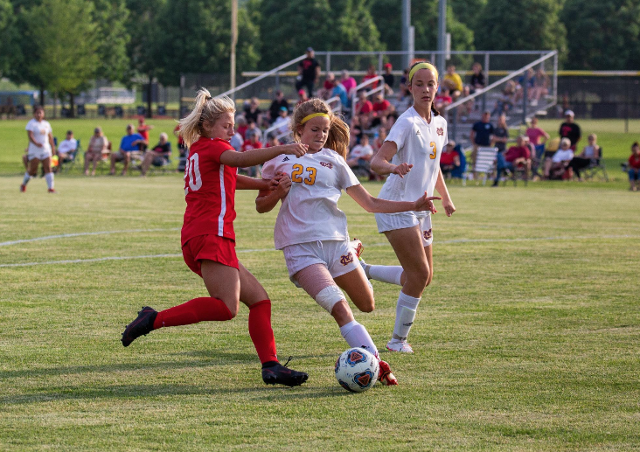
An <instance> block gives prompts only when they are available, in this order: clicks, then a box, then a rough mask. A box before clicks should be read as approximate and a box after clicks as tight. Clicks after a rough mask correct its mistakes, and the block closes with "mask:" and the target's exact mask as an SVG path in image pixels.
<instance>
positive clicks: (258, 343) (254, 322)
mask: <svg viewBox="0 0 640 452" xmlns="http://www.w3.org/2000/svg"><path fill="white" fill-rule="evenodd" d="M249 336H251V340H252V341H253V345H254V346H255V348H256V351H257V352H258V358H260V362H261V363H262V364H265V363H269V362H272V361H275V362H277V361H278V357H277V356H276V339H275V337H274V336H273V329H272V328H271V301H270V300H262V301H259V302H258V303H256V304H253V305H251V306H249Z"/></svg>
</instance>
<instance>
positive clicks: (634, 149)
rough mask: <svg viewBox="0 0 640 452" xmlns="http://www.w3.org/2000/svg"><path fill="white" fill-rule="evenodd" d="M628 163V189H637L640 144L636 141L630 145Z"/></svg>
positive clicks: (639, 169) (639, 184)
mask: <svg viewBox="0 0 640 452" xmlns="http://www.w3.org/2000/svg"><path fill="white" fill-rule="evenodd" d="M628 165H629V184H630V187H629V190H631V191H638V188H640V144H638V142H637V141H636V142H635V143H633V144H632V145H631V156H630V157H629V160H628Z"/></svg>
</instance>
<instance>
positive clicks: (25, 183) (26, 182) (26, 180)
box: [22, 173, 31, 185]
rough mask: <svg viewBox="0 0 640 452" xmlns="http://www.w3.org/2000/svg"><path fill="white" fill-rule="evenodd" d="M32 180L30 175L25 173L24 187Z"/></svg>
mask: <svg viewBox="0 0 640 452" xmlns="http://www.w3.org/2000/svg"><path fill="white" fill-rule="evenodd" d="M30 180H31V176H30V175H29V173H24V179H22V185H27V184H28V183H29V181H30Z"/></svg>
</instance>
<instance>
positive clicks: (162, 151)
mask: <svg viewBox="0 0 640 452" xmlns="http://www.w3.org/2000/svg"><path fill="white" fill-rule="evenodd" d="M170 156H171V143H169V136H168V135H167V134H166V133H164V132H162V133H161V134H160V140H159V141H158V144H156V145H155V146H154V147H153V149H151V150H150V151H148V152H146V153H145V154H144V159H143V160H142V165H141V166H140V175H141V176H143V177H144V176H146V175H147V171H149V167H150V166H151V164H153V165H154V166H163V165H166V163H167V162H168V161H169V157H170Z"/></svg>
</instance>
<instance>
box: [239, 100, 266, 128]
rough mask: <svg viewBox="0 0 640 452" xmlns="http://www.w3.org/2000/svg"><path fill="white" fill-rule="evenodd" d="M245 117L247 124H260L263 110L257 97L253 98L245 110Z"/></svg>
mask: <svg viewBox="0 0 640 452" xmlns="http://www.w3.org/2000/svg"><path fill="white" fill-rule="evenodd" d="M243 113H244V117H245V118H246V119H247V124H248V123H250V122H251V121H253V122H254V123H256V124H260V119H261V117H262V110H261V109H260V100H259V99H258V98H257V97H252V98H251V100H250V101H249V105H247V106H246V107H245V108H244V111H243Z"/></svg>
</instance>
